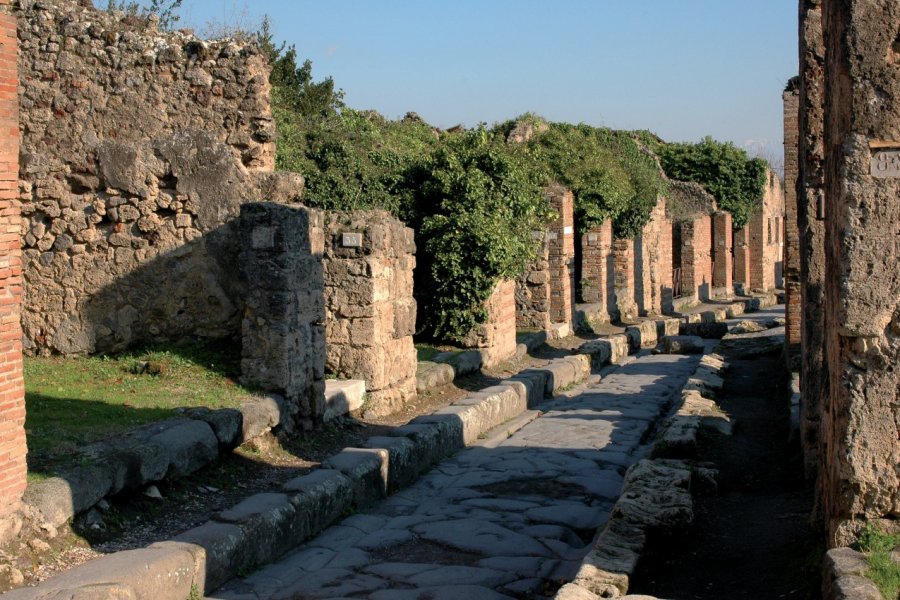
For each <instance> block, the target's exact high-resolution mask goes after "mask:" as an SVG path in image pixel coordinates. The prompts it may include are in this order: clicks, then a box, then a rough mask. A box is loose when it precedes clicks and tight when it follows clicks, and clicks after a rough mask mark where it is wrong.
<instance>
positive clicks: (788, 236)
mask: <svg viewBox="0 0 900 600" xmlns="http://www.w3.org/2000/svg"><path fill="white" fill-rule="evenodd" d="M797 85H798V84H797V83H796V82H793V84H792V85H791V87H790V88H789V89H788V90H786V91H785V92H784V94H783V95H782V99H783V100H784V297H785V315H784V319H785V344H786V346H785V348H786V358H787V361H788V365H790V363H791V356H792V355H796V352H797V347H798V346H799V344H800V308H801V304H800V228H799V225H798V221H797V153H798V144H799V129H798V118H799V111H800V90H799V89H798V87H797Z"/></svg>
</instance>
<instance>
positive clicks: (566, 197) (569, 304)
mask: <svg viewBox="0 0 900 600" xmlns="http://www.w3.org/2000/svg"><path fill="white" fill-rule="evenodd" d="M547 197H548V199H549V200H550V205H551V206H552V207H553V210H555V211H556V212H557V214H558V215H559V217H558V218H557V219H556V220H555V221H554V222H553V223H552V224H551V225H550V228H549V233H548V235H547V240H548V245H549V253H548V262H549V263H550V320H551V321H552V322H553V323H572V321H573V318H574V313H575V217H574V212H573V211H574V203H575V198H574V196H573V195H572V192H570V191H569V190H567V189H565V188H563V187H560V186H554V187H551V188H549V189H548V190H547Z"/></svg>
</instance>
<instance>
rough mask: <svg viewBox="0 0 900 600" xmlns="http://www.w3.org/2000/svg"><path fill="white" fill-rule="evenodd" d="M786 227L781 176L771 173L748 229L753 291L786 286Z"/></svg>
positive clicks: (768, 174)
mask: <svg viewBox="0 0 900 600" xmlns="http://www.w3.org/2000/svg"><path fill="white" fill-rule="evenodd" d="M783 224H784V190H783V188H782V185H781V180H780V179H778V176H777V175H775V173H773V172H772V171H769V172H768V173H767V177H766V188H765V193H764V194H763V201H762V205H761V207H760V209H759V210H758V211H757V212H756V213H755V214H754V215H753V217H752V218H751V219H750V223H749V225H748V226H747V229H748V232H749V240H748V243H749V246H750V289H751V290H756V291H770V290H773V289H775V288H776V287H781V286H782V284H783V281H782V265H783V262H782V261H783V259H782V253H783V245H784V244H783V240H784V235H783Z"/></svg>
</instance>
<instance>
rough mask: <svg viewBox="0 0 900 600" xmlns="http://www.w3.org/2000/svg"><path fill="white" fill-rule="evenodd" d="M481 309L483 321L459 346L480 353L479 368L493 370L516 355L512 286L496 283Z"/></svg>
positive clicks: (512, 284) (510, 280)
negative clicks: (485, 319) (480, 365)
mask: <svg viewBox="0 0 900 600" xmlns="http://www.w3.org/2000/svg"><path fill="white" fill-rule="evenodd" d="M485 308H486V309H487V313H488V318H487V321H486V322H485V324H484V325H482V326H480V327H479V328H478V329H476V330H475V331H474V332H472V333H470V334H469V335H468V336H467V337H466V339H465V340H463V346H465V347H467V348H478V349H479V350H481V351H482V352H481V357H482V365H483V366H485V367H493V366H495V365H498V364H500V363H502V362H503V361H505V360H508V359H509V358H510V357H512V356H513V355H514V354H515V353H516V282H515V281H513V280H512V279H508V280H503V281H500V282H499V283H497V285H496V287H494V292H493V293H492V294H491V297H490V298H488V301H487V302H486V303H485ZM414 366H415V365H414ZM413 377H415V369H413ZM414 383H415V381H414ZM413 388H415V385H413Z"/></svg>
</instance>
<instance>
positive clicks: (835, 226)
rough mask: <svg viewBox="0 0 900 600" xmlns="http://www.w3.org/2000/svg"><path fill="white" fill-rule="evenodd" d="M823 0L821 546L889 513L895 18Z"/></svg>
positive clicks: (897, 89) (850, 536) (899, 347)
mask: <svg viewBox="0 0 900 600" xmlns="http://www.w3.org/2000/svg"><path fill="white" fill-rule="evenodd" d="M898 8H900V7H898V4H897V0H824V1H823V2H822V17H823V31H824V38H825V47H826V48H827V49H828V50H827V52H826V59H825V60H826V63H825V115H824V117H825V118H824V123H825V127H824V132H825V144H824V148H825V164H824V175H825V210H824V215H823V216H824V219H825V360H826V361H827V363H828V377H829V380H830V382H829V389H828V396H827V399H826V401H825V406H824V410H823V411H822V432H823V437H824V439H823V442H824V445H825V448H824V454H823V464H822V465H821V475H822V487H821V493H822V496H821V499H822V503H823V506H824V514H825V517H826V524H827V526H828V534H829V535H828V543H829V545H833V546H843V545H847V544H849V543H852V542H854V541H855V540H856V539H857V538H858V536H859V534H860V533H861V532H862V530H863V528H864V527H865V524H866V522H871V521H873V520H877V519H887V520H894V519H896V517H897V516H898V514H900V470H898V468H897V467H898V465H900V443H898V439H900V369H898V368H897V367H898V365H900V343H898V340H900V202H898V198H900V38H898V31H900V10H898Z"/></svg>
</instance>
